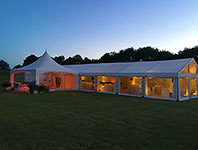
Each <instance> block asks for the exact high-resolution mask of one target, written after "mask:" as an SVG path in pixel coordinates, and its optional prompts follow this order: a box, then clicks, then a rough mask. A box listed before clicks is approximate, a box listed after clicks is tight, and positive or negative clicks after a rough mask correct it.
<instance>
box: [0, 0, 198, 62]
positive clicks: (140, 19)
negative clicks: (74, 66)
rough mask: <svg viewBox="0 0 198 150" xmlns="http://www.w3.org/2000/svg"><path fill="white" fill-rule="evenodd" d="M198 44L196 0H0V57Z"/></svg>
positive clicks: (10, 58)
mask: <svg viewBox="0 0 198 150" xmlns="http://www.w3.org/2000/svg"><path fill="white" fill-rule="evenodd" d="M195 45H198V0H0V59H3V60H5V61H7V62H8V63H9V64H10V65H11V66H14V65H17V64H19V63H22V61H23V60H24V58H25V57H26V56H29V55H30V54H35V55H37V56H40V55H41V54H42V53H43V52H44V50H45V49H47V50H48V52H49V54H50V55H51V56H59V55H64V56H65V57H69V56H73V55H75V54H80V55H81V56H83V57H85V56H87V57H89V58H99V57H100V56H102V55H103V54H104V53H106V52H111V51H119V50H120V49H125V48H128V47H132V46H133V47H134V48H138V47H143V46H153V47H157V48H159V49H165V50H169V51H171V52H174V53H176V52H178V51H179V50H182V49H184V47H193V46H195Z"/></svg>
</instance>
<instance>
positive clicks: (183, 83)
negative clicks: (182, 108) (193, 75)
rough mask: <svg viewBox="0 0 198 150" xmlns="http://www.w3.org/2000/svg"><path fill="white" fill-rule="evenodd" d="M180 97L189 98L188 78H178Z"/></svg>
mask: <svg viewBox="0 0 198 150" xmlns="http://www.w3.org/2000/svg"><path fill="white" fill-rule="evenodd" d="M179 83H180V97H181V98H184V97H188V96H189V90H188V78H180V79H179Z"/></svg>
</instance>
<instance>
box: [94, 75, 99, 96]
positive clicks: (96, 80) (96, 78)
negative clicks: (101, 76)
mask: <svg viewBox="0 0 198 150" xmlns="http://www.w3.org/2000/svg"><path fill="white" fill-rule="evenodd" d="M94 79H95V92H97V87H98V77H97V76H94Z"/></svg>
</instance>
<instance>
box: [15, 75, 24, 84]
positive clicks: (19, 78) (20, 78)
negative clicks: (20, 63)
mask: <svg viewBox="0 0 198 150" xmlns="http://www.w3.org/2000/svg"><path fill="white" fill-rule="evenodd" d="M14 81H15V82H25V74H24V73H17V74H15V75H14Z"/></svg>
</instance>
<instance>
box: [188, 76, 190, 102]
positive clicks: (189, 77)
mask: <svg viewBox="0 0 198 150" xmlns="http://www.w3.org/2000/svg"><path fill="white" fill-rule="evenodd" d="M188 97H189V99H191V95H190V77H188Z"/></svg>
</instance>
